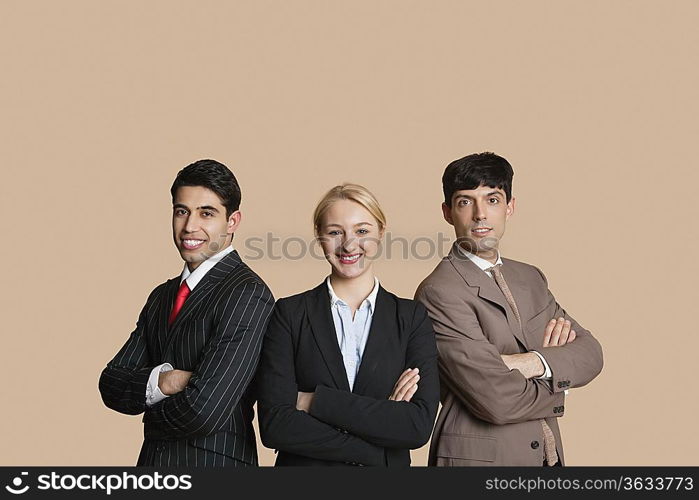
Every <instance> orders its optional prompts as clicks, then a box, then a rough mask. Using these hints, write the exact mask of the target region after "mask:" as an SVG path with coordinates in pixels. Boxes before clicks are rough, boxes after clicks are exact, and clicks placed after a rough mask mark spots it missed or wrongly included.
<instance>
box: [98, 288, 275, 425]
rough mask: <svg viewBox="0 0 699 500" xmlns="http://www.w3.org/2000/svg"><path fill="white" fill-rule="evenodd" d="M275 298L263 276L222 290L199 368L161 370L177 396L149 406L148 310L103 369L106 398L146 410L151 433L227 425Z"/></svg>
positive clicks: (120, 407)
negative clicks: (256, 280) (146, 315)
mask: <svg viewBox="0 0 699 500" xmlns="http://www.w3.org/2000/svg"><path fill="white" fill-rule="evenodd" d="M273 303H274V299H273V297H272V294H271V293H270V292H269V289H268V288H267V287H266V286H265V285H264V284H262V283H259V282H247V283H245V284H241V285H240V286H238V287H236V288H234V289H233V290H231V291H230V293H225V294H221V298H220V299H219V302H218V303H217V304H216V305H215V306H214V312H213V314H214V318H213V324H214V325H215V326H214V330H213V331H212V332H210V336H209V339H208V341H207V344H206V346H205V348H204V350H203V351H202V353H201V355H200V358H199V362H198V363H197V366H196V367H195V369H194V371H193V372H191V374H190V372H185V371H182V370H176V371H175V370H173V372H175V373H174V374H172V375H167V376H166V377H164V378H163V375H164V374H161V380H163V385H162V386H161V390H164V391H165V392H166V394H167V393H168V392H170V393H172V396H171V397H169V398H166V399H164V400H163V401H161V402H159V403H157V404H155V405H153V406H152V407H146V406H145V383H146V381H147V376H146V377H145V379H144V380H142V378H143V373H144V372H150V370H151V369H152V368H153V365H154V364H155V363H152V362H151V360H150V359H149V357H148V351H147V346H146V342H145V338H144V336H145V333H144V328H143V324H142V319H145V318H144V316H143V313H142V317H141V318H140V319H139V324H140V326H139V325H137V328H136V330H135V331H134V332H133V333H132V334H131V337H130V338H129V340H128V341H127V343H126V345H125V346H124V347H123V348H122V350H121V351H120V352H119V354H117V356H116V357H115V359H114V360H112V361H111V362H110V363H109V364H108V365H107V368H105V370H104V372H103V374H102V378H101V379H100V389H101V390H102V389H103V387H104V390H102V396H103V399H104V400H105V404H107V406H109V407H110V408H113V409H115V410H117V411H122V410H123V409H127V410H130V412H131V413H132V414H136V413H140V412H142V411H145V415H144V418H143V421H144V423H145V424H146V425H145V437H146V438H147V439H182V438H190V437H198V436H206V435H210V434H213V433H216V432H218V431H220V430H222V429H223V426H224V425H225V424H226V423H227V421H228V418H229V417H230V414H231V411H232V410H233V408H235V406H236V405H237V404H238V401H239V400H240V398H241V396H242V395H243V393H244V392H245V390H246V389H247V387H248V385H249V383H250V381H251V379H252V377H253V375H254V373H255V369H256V367H257V363H258V358H259V352H260V349H261V346H262V339H263V335H264V331H265V327H266V323H267V319H268V318H269V315H270V313H271V310H272V306H273ZM129 353H131V354H133V355H128V354H129ZM166 373H172V372H166ZM135 381H138V385H135ZM183 385H184V387H182V386H183ZM175 391H177V392H175ZM124 413H128V412H124Z"/></svg>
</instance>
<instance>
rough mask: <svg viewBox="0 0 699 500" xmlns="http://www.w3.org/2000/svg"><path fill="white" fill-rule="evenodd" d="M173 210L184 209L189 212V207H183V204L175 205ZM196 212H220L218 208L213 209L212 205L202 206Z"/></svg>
mask: <svg viewBox="0 0 699 500" xmlns="http://www.w3.org/2000/svg"><path fill="white" fill-rule="evenodd" d="M172 208H184V209H185V210H189V207H188V206H187V205H183V204H182V203H175V204H174V205H172ZM195 210H211V211H213V212H216V213H218V212H219V210H218V208H216V207H212V206H211V205H202V206H201V207H197V208H196V209H195Z"/></svg>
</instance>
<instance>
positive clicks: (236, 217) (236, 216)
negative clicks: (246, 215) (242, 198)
mask: <svg viewBox="0 0 699 500" xmlns="http://www.w3.org/2000/svg"><path fill="white" fill-rule="evenodd" d="M241 218H242V214H241V213H240V210H236V211H235V212H233V213H232V214H231V215H229V216H228V223H227V225H226V233H227V234H233V233H235V231H236V229H238V226H239V225H240V219H241Z"/></svg>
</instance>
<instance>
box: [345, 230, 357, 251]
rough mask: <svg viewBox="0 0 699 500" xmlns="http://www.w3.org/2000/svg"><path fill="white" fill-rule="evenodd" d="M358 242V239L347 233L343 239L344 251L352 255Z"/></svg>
mask: <svg viewBox="0 0 699 500" xmlns="http://www.w3.org/2000/svg"><path fill="white" fill-rule="evenodd" d="M356 242H357V238H356V237H355V236H354V235H353V234H348V233H345V235H344V236H343V237H342V251H343V252H345V253H351V252H352V249H353V248H354V246H355V243H356Z"/></svg>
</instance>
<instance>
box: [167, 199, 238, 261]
mask: <svg viewBox="0 0 699 500" xmlns="http://www.w3.org/2000/svg"><path fill="white" fill-rule="evenodd" d="M239 224H240V211H238V210H236V211H235V212H233V213H232V214H231V215H230V216H229V217H226V207H224V206H223V204H222V203H221V199H220V198H219V197H218V195H216V193H214V192H213V191H211V190H210V189H208V188H205V187H202V186H182V187H179V188H178V189H177V192H176V193H175V197H174V200H173V205H172V237H173V239H174V240H175V246H176V247H177V249H178V250H179V251H180V256H182V259H183V260H184V261H185V262H186V263H187V266H188V267H189V270H190V271H194V270H195V269H196V268H197V267H198V266H199V264H201V263H202V262H204V261H205V260H206V259H208V258H209V257H211V256H212V255H215V254H216V253H218V252H220V251H221V250H223V249H224V248H225V247H226V246H228V245H230V244H231V240H232V239H233V232H234V231H235V230H236V229H237V228H238V225H239Z"/></svg>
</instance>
